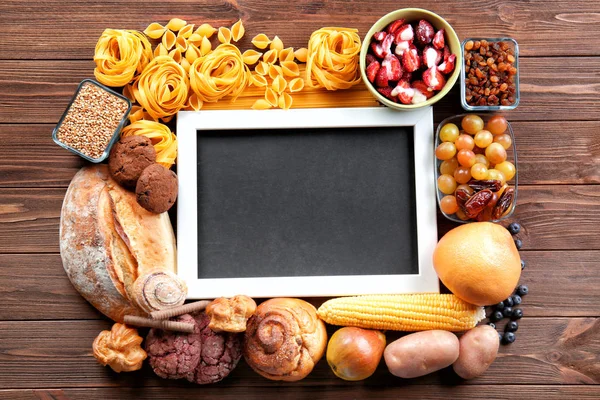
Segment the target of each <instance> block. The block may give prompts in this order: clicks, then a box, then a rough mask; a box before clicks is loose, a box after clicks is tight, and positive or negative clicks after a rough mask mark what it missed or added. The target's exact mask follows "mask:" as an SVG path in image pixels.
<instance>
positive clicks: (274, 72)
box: [269, 64, 283, 79]
mask: <svg viewBox="0 0 600 400" xmlns="http://www.w3.org/2000/svg"><path fill="white" fill-rule="evenodd" d="M282 74H283V70H282V69H281V67H280V66H279V65H273V64H271V65H269V77H270V78H271V79H275V78H277V77H278V76H281V75H282Z"/></svg>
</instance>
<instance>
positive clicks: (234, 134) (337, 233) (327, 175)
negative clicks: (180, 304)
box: [196, 126, 419, 279]
mask: <svg viewBox="0 0 600 400" xmlns="http://www.w3.org/2000/svg"><path fill="white" fill-rule="evenodd" d="M413 147H414V144H413V127H412V126H402V127H398V126H393V127H360V128H309V129H289V128H288V129H266V130H229V131H227V130H225V131H223V130H218V131H210V130H208V131H207V130H198V131H197V148H196V151H197V157H196V160H197V174H196V177H197V199H198V200H197V201H198V203H197V208H198V213H197V227H198V228H197V230H198V235H197V241H198V279H207V278H246V277H278V276H281V277H284V276H336V275H395V274H402V275H410V274H418V273H419V270H418V268H419V265H418V248H417V219H416V204H415V203H416V196H415V160H414V151H413Z"/></svg>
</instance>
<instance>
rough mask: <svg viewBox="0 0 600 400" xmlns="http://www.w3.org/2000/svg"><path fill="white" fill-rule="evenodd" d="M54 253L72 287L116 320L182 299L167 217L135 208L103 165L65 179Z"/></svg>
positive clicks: (129, 195)
mask: <svg viewBox="0 0 600 400" xmlns="http://www.w3.org/2000/svg"><path fill="white" fill-rule="evenodd" d="M60 253H61V257H62V260H63V266H64V268H65V271H66V272H67V275H68V276H69V279H70V280H71V282H72V283H73V285H74V286H75V288H76V289H77V290H78V291H79V292H80V293H81V295H82V296H83V297H85V298H86V299H87V300H88V301H89V302H90V303H91V304H92V305H93V306H94V307H96V308H97V309H98V310H100V311H101V312H102V313H104V314H105V315H107V316H108V317H110V318H111V319H113V320H115V321H117V322H122V321H123V316H124V315H125V314H132V315H144V314H145V313H148V312H151V311H154V310H156V309H162V308H167V307H171V306H175V305H179V304H182V303H183V301H184V300H185V296H186V293H187V287H186V286H185V283H184V282H182V281H181V280H180V279H179V278H178V277H177V276H176V275H175V274H174V272H175V260H176V250H175V236H174V234H173V228H172V227H171V222H170V220H169V216H168V215H167V214H166V213H164V214H153V213H150V212H148V211H146V210H144V209H143V208H142V207H140V206H139V205H138V204H137V202H136V199H135V195H134V194H133V193H130V192H128V191H126V190H125V189H123V188H121V187H120V186H119V185H118V184H117V183H116V182H115V181H114V180H113V179H112V178H111V177H110V175H109V173H108V169H107V167H106V166H105V165H96V166H91V167H84V168H82V169H81V170H80V171H79V172H78V173H77V174H76V175H75V177H74V178H73V180H72V181H71V184H70V185H69V189H68V190H67V194H66V195H65V200H64V202H63V207H62V213H61V223H60ZM156 280H159V281H160V284H159V285H157V284H156V282H155V281H156ZM158 286H160V288H159V289H157V287H158ZM155 289H156V290H155ZM156 296H158V299H157V298H155V297H156Z"/></svg>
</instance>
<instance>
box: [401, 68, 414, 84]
mask: <svg viewBox="0 0 600 400" xmlns="http://www.w3.org/2000/svg"><path fill="white" fill-rule="evenodd" d="M413 78H414V73H412V72H408V71H404V72H403V73H402V76H401V77H400V80H401V81H406V82H411V81H412V80H413Z"/></svg>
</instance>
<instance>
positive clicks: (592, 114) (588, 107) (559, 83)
mask: <svg viewBox="0 0 600 400" xmlns="http://www.w3.org/2000/svg"><path fill="white" fill-rule="evenodd" d="M564 65H569V71H570V72H569V73H570V74H572V76H576V77H577V79H576V80H574V79H571V78H570V76H571V75H566V74H564ZM93 70H94V63H93V62H92V61H91V56H90V58H89V59H88V60H85V61H69V60H62V61H61V60H54V61H47V62H44V63H40V62H37V61H6V60H4V61H2V60H0V87H1V88H2V94H3V96H2V97H1V98H0V123H50V124H56V123H57V122H58V120H59V119H60V116H61V115H62V113H63V112H64V111H65V108H66V107H67V105H68V103H69V101H70V100H71V97H72V96H73V93H74V92H75V89H76V88H77V85H78V83H79V82H81V80H82V79H84V78H90V77H93ZM598 70H600V58H599V57H585V58H581V57H570V58H554V57H545V58H524V59H523V60H522V63H521V66H520V74H521V78H520V79H521V82H522V85H521V103H520V105H519V107H518V108H517V109H515V110H513V111H511V112H510V114H508V115H509V118H510V120H511V121H558V120H562V121H566V120H594V121H597V120H599V119H600V113H599V112H598V111H600V107H599V106H598V102H597V98H598V97H600V75H598V74H597V73H596V71H598ZM7 78H10V79H7ZM259 97H260V95H259V96H257V95H256V92H253V91H249V92H247V93H245V94H244V95H242V96H241V97H240V98H238V100H237V101H236V102H235V103H229V102H219V103H216V104H213V105H207V108H232V109H236V108H237V109H249V108H250V107H251V105H252V104H253V103H254V101H255V100H256V99H257V98H259ZM327 104H329V106H330V107H337V106H350V105H352V106H363V107H364V106H374V105H376V102H375V101H374V99H373V97H372V96H371V94H370V93H369V92H368V90H367V89H366V87H365V86H364V85H363V84H358V85H357V86H355V87H353V88H352V89H350V91H338V92H322V93H319V94H318V96H316V97H315V93H314V90H313V91H311V90H306V91H303V92H300V93H297V94H294V107H314V106H315V105H319V106H324V105H325V106H326V105H327ZM434 109H435V114H434V115H435V120H436V121H438V122H439V121H441V120H442V119H444V118H446V117H448V116H451V115H455V114H458V113H462V112H464V111H463V110H462V108H461V107H460V90H459V83H457V84H456V85H455V86H454V88H453V89H452V90H451V91H450V93H449V94H448V95H447V96H446V97H445V98H444V99H442V101H440V102H438V103H437V104H436V105H435V106H434ZM550 110H551V112H550ZM561 125H562V124H561ZM561 125H559V126H558V128H561V127H562V126H561Z"/></svg>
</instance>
